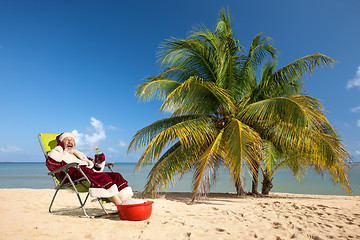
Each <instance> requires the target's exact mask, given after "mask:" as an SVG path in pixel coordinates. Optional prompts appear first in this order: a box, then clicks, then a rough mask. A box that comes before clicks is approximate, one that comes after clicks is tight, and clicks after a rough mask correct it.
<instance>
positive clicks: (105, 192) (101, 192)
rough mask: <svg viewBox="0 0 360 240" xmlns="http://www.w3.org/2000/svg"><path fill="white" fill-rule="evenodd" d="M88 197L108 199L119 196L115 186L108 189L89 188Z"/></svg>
mask: <svg viewBox="0 0 360 240" xmlns="http://www.w3.org/2000/svg"><path fill="white" fill-rule="evenodd" d="M89 193H90V196H92V197H97V198H109V197H113V196H115V195H117V194H119V191H118V189H117V186H116V184H114V185H112V186H111V187H110V188H109V189H105V188H89Z"/></svg>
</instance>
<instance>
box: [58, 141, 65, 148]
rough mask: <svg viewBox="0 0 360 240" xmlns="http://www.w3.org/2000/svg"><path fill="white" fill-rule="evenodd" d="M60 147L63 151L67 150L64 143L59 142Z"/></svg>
mask: <svg viewBox="0 0 360 240" xmlns="http://www.w3.org/2000/svg"><path fill="white" fill-rule="evenodd" d="M58 146H60V147H62V149H63V150H65V145H64V143H63V142H59V144H58Z"/></svg>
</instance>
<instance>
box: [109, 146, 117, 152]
mask: <svg viewBox="0 0 360 240" xmlns="http://www.w3.org/2000/svg"><path fill="white" fill-rule="evenodd" d="M108 151H109V152H119V151H118V150H116V149H113V148H111V147H109V148H108Z"/></svg>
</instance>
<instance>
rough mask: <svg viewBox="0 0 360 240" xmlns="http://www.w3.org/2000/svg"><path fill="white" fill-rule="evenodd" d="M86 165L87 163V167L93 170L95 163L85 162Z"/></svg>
mask: <svg viewBox="0 0 360 240" xmlns="http://www.w3.org/2000/svg"><path fill="white" fill-rule="evenodd" d="M84 161H85V162H86V163H87V167H88V168H93V167H94V163H93V162H92V161H90V160H87V159H86V160H84Z"/></svg>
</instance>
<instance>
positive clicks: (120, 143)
mask: <svg viewBox="0 0 360 240" xmlns="http://www.w3.org/2000/svg"><path fill="white" fill-rule="evenodd" d="M119 146H120V147H127V146H128V144H127V143H126V142H124V141H123V140H119Z"/></svg>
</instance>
